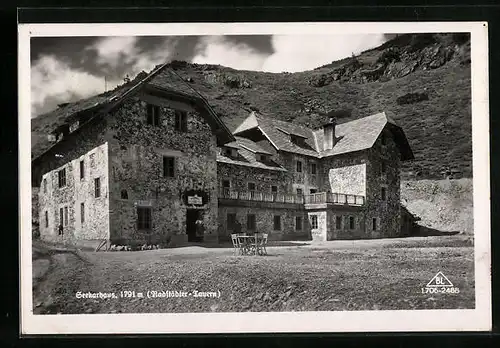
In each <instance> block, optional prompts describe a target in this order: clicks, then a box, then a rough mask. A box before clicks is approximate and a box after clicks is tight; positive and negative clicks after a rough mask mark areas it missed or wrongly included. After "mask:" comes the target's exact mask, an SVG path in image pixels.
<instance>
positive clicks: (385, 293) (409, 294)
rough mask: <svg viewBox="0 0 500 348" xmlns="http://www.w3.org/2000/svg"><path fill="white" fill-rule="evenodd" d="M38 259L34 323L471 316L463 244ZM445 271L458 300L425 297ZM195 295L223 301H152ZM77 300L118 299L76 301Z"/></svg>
mask: <svg viewBox="0 0 500 348" xmlns="http://www.w3.org/2000/svg"><path fill="white" fill-rule="evenodd" d="M33 250H34V253H33V258H34V268H33V277H34V288H33V291H34V307H35V308H34V312H35V314H41V313H62V314H66V313H71V314H77V313H163V312H237V311H334V310H377V309H380V310H389V309H391V310H395V309H436V308H450V309H454V308H474V256H473V247H472V246H471V245H470V242H468V241H467V240H466V239H465V238H464V237H462V236H453V237H426V238H407V239H385V240H361V241H332V242H323V243H310V242H300V243H299V242H297V243H282V245H280V246H270V247H268V253H269V255H268V256H264V257H259V256H257V257H256V256H234V255H233V250H232V249H231V248H223V247H221V248H204V247H199V246H190V247H183V248H175V249H160V250H149V251H135V252H97V253H96V252H86V251H79V252H75V253H72V252H69V253H68V252H63V250H50V249H49V248H47V246H46V245H44V244H43V243H40V242H36V243H35V244H34V249H33ZM44 270H45V272H44ZM438 271H441V272H442V273H443V274H444V275H445V276H447V277H448V279H449V280H450V281H451V282H452V283H453V285H454V286H455V287H457V288H459V291H460V292H459V293H458V294H450V293H448V294H441V293H434V294H428V293H427V294H423V293H422V288H424V287H425V285H426V284H427V283H428V282H429V281H430V280H431V279H432V278H433V277H434V275H435V274H436V273H437V272H438ZM195 290H197V291H200V292H216V293H217V294H220V297H218V298H211V297H194V296H189V297H187V298H147V292H148V291H149V292H150V294H151V293H152V291H157V292H162V291H186V292H191V293H193V292H194V291H195ZM78 291H81V292H94V293H95V292H105V293H111V292H114V293H115V295H117V297H118V298H116V299H77V298H76V296H75V294H76V292H78ZM121 291H135V293H136V296H137V294H138V293H139V292H142V293H143V295H144V298H139V297H135V298H134V297H129V298H120V297H119V295H120V292H121Z"/></svg>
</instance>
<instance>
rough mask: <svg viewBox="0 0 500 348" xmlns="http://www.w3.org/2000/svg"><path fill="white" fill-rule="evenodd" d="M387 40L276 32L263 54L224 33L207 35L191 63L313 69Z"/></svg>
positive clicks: (374, 36)
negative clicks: (277, 33) (269, 47)
mask: <svg viewBox="0 0 500 348" xmlns="http://www.w3.org/2000/svg"><path fill="white" fill-rule="evenodd" d="M383 42H385V38H384V35H383V34H366V35H354V34H353V35H347V36H346V35H274V36H273V37H272V39H271V43H272V46H273V51H274V53H271V54H269V53H262V52H259V51H257V50H255V49H253V48H252V47H250V46H248V45H246V44H245V43H241V42H240V43H235V42H234V41H233V40H227V39H226V38H224V37H221V36H208V37H204V38H203V39H202V40H200V42H199V43H198V46H197V51H198V52H199V53H198V55H196V56H195V57H194V58H193V60H192V62H193V63H198V64H220V65H224V66H228V67H231V68H234V69H242V70H258V71H267V72H283V71H288V72H298V71H305V70H312V69H314V68H317V67H319V66H321V65H325V64H328V63H331V62H332V61H335V60H338V59H342V58H345V57H349V56H351V55H352V54H353V53H354V54H359V53H360V52H361V51H363V50H366V49H369V48H373V47H376V46H378V45H381V44H382V43H383Z"/></svg>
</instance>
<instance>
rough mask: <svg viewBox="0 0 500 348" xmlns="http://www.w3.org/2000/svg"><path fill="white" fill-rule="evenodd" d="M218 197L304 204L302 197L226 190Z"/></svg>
mask: <svg viewBox="0 0 500 348" xmlns="http://www.w3.org/2000/svg"><path fill="white" fill-rule="evenodd" d="M219 197H220V198H226V199H238V200H243V201H257V202H276V203H295V204H304V196H302V195H293V194H284V193H271V192H260V191H236V190H231V189H227V188H224V189H222V190H221V191H220V192H219Z"/></svg>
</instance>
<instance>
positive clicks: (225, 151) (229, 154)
mask: <svg viewBox="0 0 500 348" xmlns="http://www.w3.org/2000/svg"><path fill="white" fill-rule="evenodd" d="M224 153H225V154H226V157H232V156H233V150H231V149H230V148H228V147H226V148H225V149H224Z"/></svg>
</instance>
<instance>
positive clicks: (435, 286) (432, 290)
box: [422, 271, 460, 294]
mask: <svg viewBox="0 0 500 348" xmlns="http://www.w3.org/2000/svg"><path fill="white" fill-rule="evenodd" d="M459 292H460V289H459V288H457V287H455V286H454V285H453V283H452V282H451V281H450V280H449V279H448V278H447V277H446V276H445V275H444V274H443V272H441V271H440V272H437V274H436V275H435V276H434V277H433V278H432V279H431V280H430V281H429V282H428V283H427V285H426V286H425V287H423V288H422V294H458V293H459Z"/></svg>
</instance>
